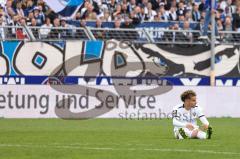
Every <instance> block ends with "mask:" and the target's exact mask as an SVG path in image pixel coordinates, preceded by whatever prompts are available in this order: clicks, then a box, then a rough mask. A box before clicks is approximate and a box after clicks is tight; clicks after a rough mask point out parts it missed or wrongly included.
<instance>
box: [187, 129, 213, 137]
mask: <svg viewBox="0 0 240 159" xmlns="http://www.w3.org/2000/svg"><path fill="white" fill-rule="evenodd" d="M191 136H192V138H198V139H211V137H212V127H211V126H209V127H208V129H207V132H204V131H202V130H199V129H194V130H193V131H192V135H191Z"/></svg>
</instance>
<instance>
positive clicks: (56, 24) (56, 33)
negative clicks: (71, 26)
mask: <svg viewBox="0 0 240 159" xmlns="http://www.w3.org/2000/svg"><path fill="white" fill-rule="evenodd" d="M53 27H55V28H52V29H51V31H50V33H49V35H48V38H50V39H58V38H60V35H61V30H59V27H60V20H59V18H55V19H54V20H53Z"/></svg>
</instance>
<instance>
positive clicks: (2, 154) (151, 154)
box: [0, 118, 240, 159]
mask: <svg viewBox="0 0 240 159" xmlns="http://www.w3.org/2000/svg"><path fill="white" fill-rule="evenodd" d="M209 120H210V122H211V124H212V126H213V131H214V133H213V139H211V140H196V139H192V140H189V139H187V140H176V139H174V138H173V132H172V129H173V127H172V121H171V120H168V119H164V120H120V119H92V120H61V119H1V120H0V159H42V158H44V159H55V158H56V159H68V158H71V159H78V158H84V159H87V158H90V159H99V158H104V159H126V158H136V159H150V158H158V159H159V158H171V159H174V158H177V159H186V158H194V159H195V158H199V159H200V158H201V159H208V158H209V159H210V158H211V159H212V158H217V159H223V158H228V159H233V158H236V159H239V158H240V138H239V136H240V135H239V132H240V124H239V123H240V119H231V118H220V119H209Z"/></svg>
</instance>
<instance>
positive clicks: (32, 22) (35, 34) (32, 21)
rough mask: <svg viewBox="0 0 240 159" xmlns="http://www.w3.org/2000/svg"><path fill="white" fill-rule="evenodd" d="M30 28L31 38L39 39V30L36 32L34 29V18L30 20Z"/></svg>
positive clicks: (36, 29)
mask: <svg viewBox="0 0 240 159" xmlns="http://www.w3.org/2000/svg"><path fill="white" fill-rule="evenodd" d="M30 26H31V27H32V28H31V30H32V33H33V36H34V37H35V38H37V39H39V32H38V31H39V30H38V28H36V27H37V20H36V19H35V18H32V19H31V25H30Z"/></svg>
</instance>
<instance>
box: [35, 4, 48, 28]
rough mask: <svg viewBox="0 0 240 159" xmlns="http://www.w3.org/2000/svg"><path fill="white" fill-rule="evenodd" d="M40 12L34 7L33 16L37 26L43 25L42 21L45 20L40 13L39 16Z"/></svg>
mask: <svg viewBox="0 0 240 159" xmlns="http://www.w3.org/2000/svg"><path fill="white" fill-rule="evenodd" d="M40 12H41V10H40V8H39V7H34V9H33V15H34V18H35V19H36V22H37V26H41V25H43V23H44V20H45V16H44V14H42V13H41V14H40Z"/></svg>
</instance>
